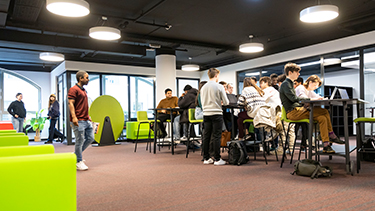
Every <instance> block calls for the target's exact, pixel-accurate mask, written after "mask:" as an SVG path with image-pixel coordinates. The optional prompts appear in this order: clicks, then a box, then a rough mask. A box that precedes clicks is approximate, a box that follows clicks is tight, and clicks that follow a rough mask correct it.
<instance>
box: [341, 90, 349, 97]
mask: <svg viewBox="0 0 375 211" xmlns="http://www.w3.org/2000/svg"><path fill="white" fill-rule="evenodd" d="M338 90H339V93H340V96H341V99H349V96H348V92H347V91H346V89H338Z"/></svg>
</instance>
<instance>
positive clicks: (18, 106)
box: [8, 93, 26, 133]
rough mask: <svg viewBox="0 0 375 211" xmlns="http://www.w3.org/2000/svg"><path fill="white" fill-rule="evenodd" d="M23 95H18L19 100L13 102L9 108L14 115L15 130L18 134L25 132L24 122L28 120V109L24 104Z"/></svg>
mask: <svg viewBox="0 0 375 211" xmlns="http://www.w3.org/2000/svg"><path fill="white" fill-rule="evenodd" d="M22 97H23V96H22V93H17V94H16V98H17V100H15V101H13V102H12V103H11V104H10V105H9V107H8V112H9V114H10V115H12V124H13V128H14V129H15V130H16V131H17V132H18V133H22V132H23V122H25V120H26V109H25V105H24V104H23V102H22Z"/></svg>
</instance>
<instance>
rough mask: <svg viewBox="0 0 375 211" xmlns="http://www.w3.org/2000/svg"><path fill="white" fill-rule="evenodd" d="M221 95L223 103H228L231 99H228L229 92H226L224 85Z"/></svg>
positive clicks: (221, 88)
mask: <svg viewBox="0 0 375 211" xmlns="http://www.w3.org/2000/svg"><path fill="white" fill-rule="evenodd" d="M220 95H221V100H222V101H223V105H228V104H229V100H228V97H227V93H226V92H225V90H224V87H223V86H221V87H220Z"/></svg>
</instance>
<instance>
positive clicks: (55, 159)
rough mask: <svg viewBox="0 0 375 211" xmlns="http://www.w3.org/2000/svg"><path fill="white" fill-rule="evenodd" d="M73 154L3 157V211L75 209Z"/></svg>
mask: <svg viewBox="0 0 375 211" xmlns="http://www.w3.org/2000/svg"><path fill="white" fill-rule="evenodd" d="M76 171H77V170H76V156H75V154H73V153H58V154H43V155H28V156H12V157H1V158H0V179H1V191H0V201H1V210H28V211H31V210H38V211H40V210H54V211H56V210H62V211H68V210H76V209H77V207H76V205H77V202H76V200H77V199H76V198H77V194H76V193H77V188H76V187H77V185H76Z"/></svg>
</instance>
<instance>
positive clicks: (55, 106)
mask: <svg viewBox="0 0 375 211" xmlns="http://www.w3.org/2000/svg"><path fill="white" fill-rule="evenodd" d="M47 115H48V116H50V117H51V119H57V118H59V116H60V105H59V102H57V100H56V101H55V102H53V103H52V105H51V107H49V109H48V114H47Z"/></svg>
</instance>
